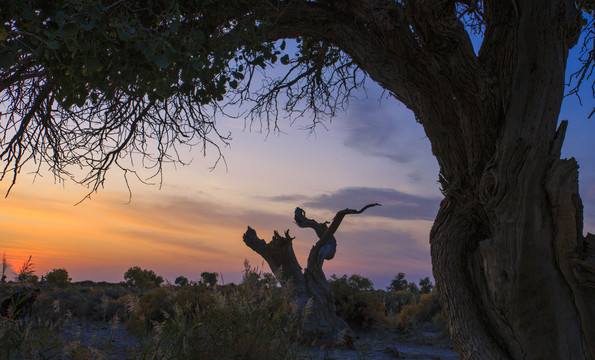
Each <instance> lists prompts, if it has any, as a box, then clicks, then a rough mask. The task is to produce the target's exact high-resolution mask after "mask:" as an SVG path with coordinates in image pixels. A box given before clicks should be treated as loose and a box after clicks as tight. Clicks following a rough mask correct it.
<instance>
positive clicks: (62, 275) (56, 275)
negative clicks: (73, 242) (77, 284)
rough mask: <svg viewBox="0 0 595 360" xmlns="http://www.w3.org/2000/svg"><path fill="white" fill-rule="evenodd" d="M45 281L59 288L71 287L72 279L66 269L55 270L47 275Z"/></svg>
mask: <svg viewBox="0 0 595 360" xmlns="http://www.w3.org/2000/svg"><path fill="white" fill-rule="evenodd" d="M45 280H46V281H47V282H48V283H50V284H53V285H56V286H57V287H61V288H63V287H66V286H68V285H70V282H71V281H72V279H71V278H70V277H69V276H68V271H67V270H66V269H64V268H61V269H53V270H52V271H50V272H48V273H47V274H46V275H45Z"/></svg>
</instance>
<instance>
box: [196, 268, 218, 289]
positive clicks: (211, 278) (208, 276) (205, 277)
mask: <svg viewBox="0 0 595 360" xmlns="http://www.w3.org/2000/svg"><path fill="white" fill-rule="evenodd" d="M200 277H201V279H202V282H203V283H204V284H206V285H208V286H211V287H213V286H215V285H216V284H217V278H218V277H219V274H217V273H216V272H209V271H203V272H202V273H201V274H200Z"/></svg>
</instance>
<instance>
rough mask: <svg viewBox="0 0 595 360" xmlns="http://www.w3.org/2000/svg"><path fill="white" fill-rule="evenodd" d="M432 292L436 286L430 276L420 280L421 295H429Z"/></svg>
mask: <svg viewBox="0 0 595 360" xmlns="http://www.w3.org/2000/svg"><path fill="white" fill-rule="evenodd" d="M432 290H434V284H432V281H431V280H430V277H429V276H426V277H425V278H423V279H421V280H419V292H420V293H421V294H429V293H431V292H432Z"/></svg>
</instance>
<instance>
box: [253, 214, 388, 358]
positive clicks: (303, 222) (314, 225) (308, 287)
mask: <svg viewBox="0 0 595 360" xmlns="http://www.w3.org/2000/svg"><path fill="white" fill-rule="evenodd" d="M373 206H380V204H369V205H366V206H364V207H363V208H361V209H360V210H354V209H344V210H341V211H338V212H337V214H336V215H335V217H334V218H333V221H332V222H330V223H329V222H323V223H320V222H317V221H315V220H312V219H309V218H307V217H306V212H305V211H304V210H303V209H301V208H299V207H298V208H296V209H295V216H294V219H295V222H296V224H297V225H298V226H299V227H302V228H311V229H313V230H314V231H315V232H316V235H317V236H318V241H317V242H316V244H315V245H314V246H313V247H312V249H311V250H310V254H309V256H308V266H307V267H306V269H305V270H304V272H303V273H302V268H301V266H300V265H299V263H298V261H297V259H296V256H295V253H294V251H293V245H292V241H293V239H294V238H292V237H290V236H289V230H287V231H286V232H285V236H281V235H279V233H278V232H277V231H275V232H274V235H273V239H272V240H271V241H270V242H269V243H266V242H265V241H264V240H262V239H260V238H258V236H257V235H256V231H254V229H252V228H251V227H248V229H247V230H246V233H244V236H243V238H244V243H245V244H246V245H247V246H248V247H249V248H250V249H252V250H254V251H255V252H256V253H258V254H259V255H260V256H262V257H263V258H264V259H265V260H266V262H267V263H268V264H269V267H270V268H271V270H272V271H273V273H274V274H275V276H279V274H281V275H280V276H282V277H283V278H282V280H283V281H282V282H281V283H282V284H287V283H288V282H290V283H291V286H292V289H293V291H294V293H295V296H296V298H297V304H298V306H299V307H300V308H301V309H302V310H303V316H304V326H303V329H302V335H301V341H302V342H303V343H306V344H309V345H327V346H328V345H330V346H341V345H345V346H350V347H352V346H353V340H354V334H353V331H352V330H351V328H350V327H349V325H348V324H347V323H346V322H345V321H344V320H343V319H341V318H340V317H339V316H337V313H336V308H335V297H334V295H333V292H332V290H331V288H330V285H329V283H328V281H327V280H326V276H325V275H324V271H322V265H323V263H324V260H331V259H332V258H333V257H334V256H335V252H336V249H337V240H336V239H335V232H336V231H337V229H338V228H339V225H340V224H341V222H342V221H343V219H344V218H345V216H346V215H351V214H361V213H363V212H364V211H366V210H367V209H368V208H370V207H373ZM329 224H330V226H329ZM279 270H281V271H279Z"/></svg>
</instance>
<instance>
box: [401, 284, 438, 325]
mask: <svg viewBox="0 0 595 360" xmlns="http://www.w3.org/2000/svg"><path fill="white" fill-rule="evenodd" d="M441 310H442V307H441V306H440V303H439V302H438V294H437V293H436V292H435V291H434V292H432V293H429V294H422V295H420V297H419V303H417V304H415V305H404V306H403V310H402V311H401V313H400V314H399V323H400V325H401V326H403V327H412V326H413V325H415V324H416V323H420V322H427V321H432V320H433V319H434V317H435V316H436V315H438V314H439V313H440V312H441Z"/></svg>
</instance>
